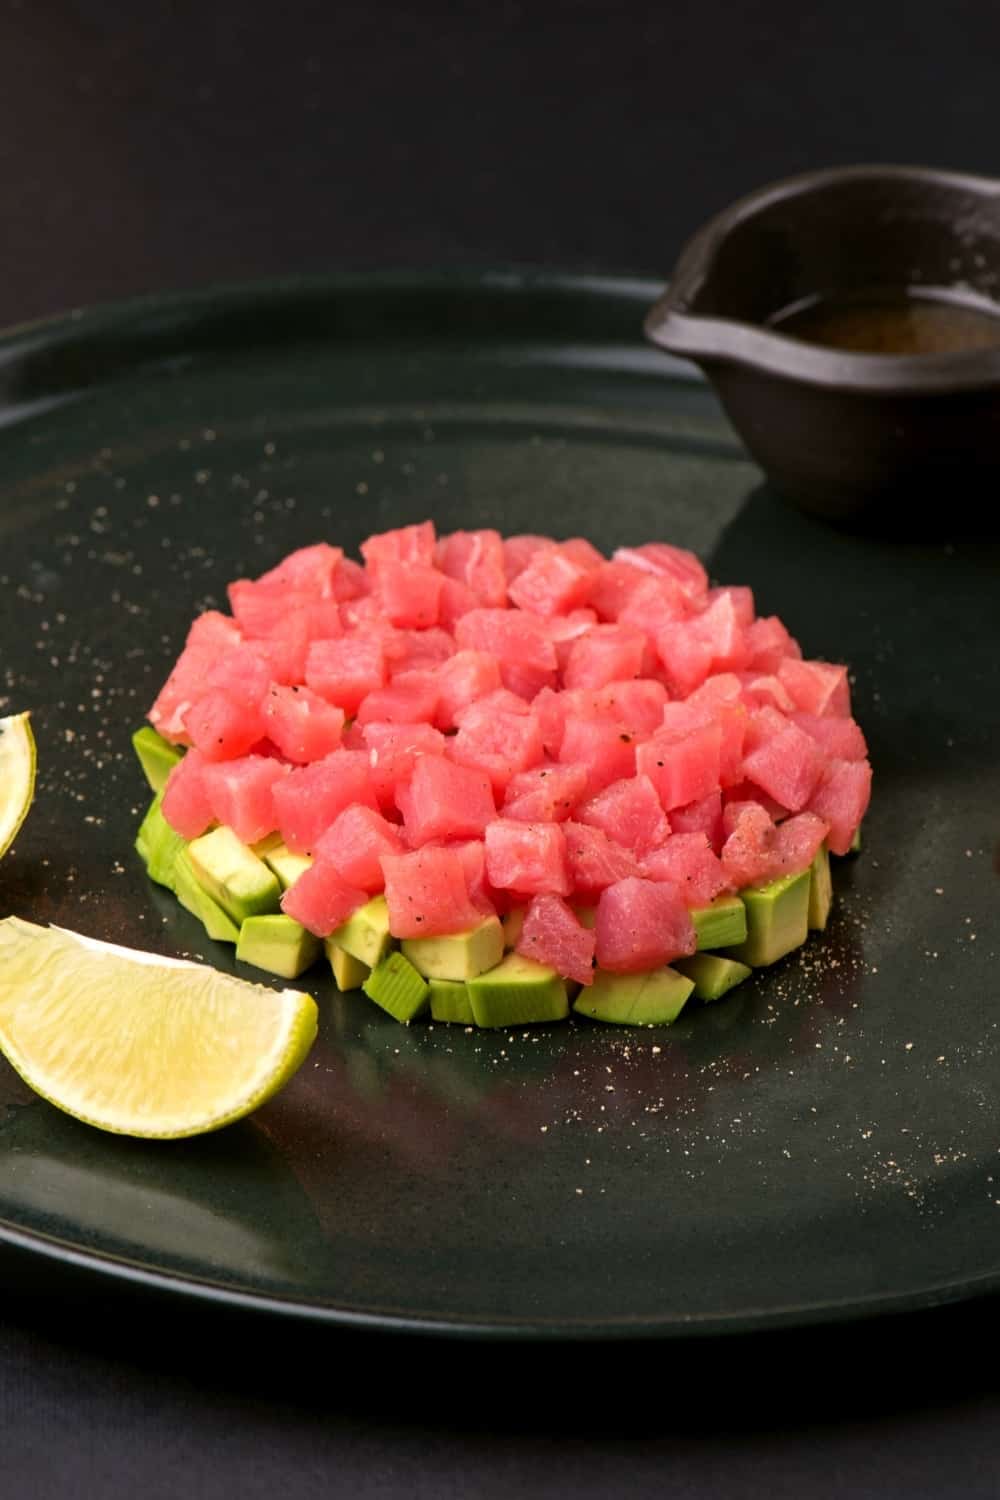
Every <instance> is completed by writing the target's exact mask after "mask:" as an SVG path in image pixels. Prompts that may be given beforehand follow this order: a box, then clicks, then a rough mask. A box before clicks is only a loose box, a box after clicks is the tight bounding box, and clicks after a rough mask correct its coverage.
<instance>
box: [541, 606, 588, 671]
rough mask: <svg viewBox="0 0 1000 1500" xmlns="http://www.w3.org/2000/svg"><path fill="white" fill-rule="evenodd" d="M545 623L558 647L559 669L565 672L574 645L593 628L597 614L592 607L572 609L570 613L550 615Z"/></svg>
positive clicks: (554, 643)
mask: <svg viewBox="0 0 1000 1500" xmlns="http://www.w3.org/2000/svg"><path fill="white" fill-rule="evenodd" d="M545 624H546V627H547V629H548V635H549V640H550V641H551V642H552V644H553V646H555V648H556V662H557V664H558V667H559V671H560V672H565V670H566V666H567V663H568V662H569V658H570V653H571V652H572V650H573V647H574V645H575V644H576V642H577V641H578V640H579V639H580V637H581V636H585V635H588V634H589V633H590V631H591V630H593V628H594V626H595V625H596V624H597V616H596V615H595V613H594V611H593V610H592V609H571V610H570V612H569V614H568V615H549V617H548V618H547V619H546V622H545Z"/></svg>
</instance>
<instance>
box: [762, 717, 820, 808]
mask: <svg viewBox="0 0 1000 1500" xmlns="http://www.w3.org/2000/svg"><path fill="white" fill-rule="evenodd" d="M822 769H823V756H822V754H821V752H820V751H819V750H818V749H817V747H816V743H815V741H814V740H811V739H810V738H809V736H808V735H807V734H806V733H805V731H804V730H802V729H800V728H799V727H798V725H797V724H791V723H788V722H787V721H786V723H785V725H784V728H783V729H782V730H781V732H780V733H778V734H775V735H774V736H773V737H772V738H770V739H768V740H767V741H766V742H765V743H764V744H762V745H760V746H758V748H757V749H756V750H751V751H750V753H749V755H746V756H744V758H743V771H744V774H745V776H746V777H747V779H748V780H749V781H752V782H754V783H755V784H756V785H757V786H759V787H763V789H764V791H765V792H767V794H768V796H769V797H773V798H774V799H775V801H776V802H780V803H781V805H782V806H783V807H787V808H788V809H789V810H790V811H791V812H801V811H802V809H803V808H804V807H805V805H806V803H807V802H808V801H809V798H810V796H811V795H812V791H813V788H814V787H815V785H816V782H817V781H818V780H819V774H820V771H821V770H822Z"/></svg>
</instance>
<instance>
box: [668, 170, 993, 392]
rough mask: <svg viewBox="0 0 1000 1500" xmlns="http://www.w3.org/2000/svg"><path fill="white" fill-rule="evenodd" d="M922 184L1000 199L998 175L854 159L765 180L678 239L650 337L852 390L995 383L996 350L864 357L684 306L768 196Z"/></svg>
mask: <svg viewBox="0 0 1000 1500" xmlns="http://www.w3.org/2000/svg"><path fill="white" fill-rule="evenodd" d="M858 181H886V182H890V183H894V182H895V183H901V182H920V183H928V184H932V185H935V186H939V187H950V188H960V189H963V190H965V191H966V192H971V193H973V194H975V195H977V196H979V197H981V198H983V199H990V198H996V199H997V201H998V206H1000V178H994V177H986V176H981V175H977V174H974V173H969V172H957V171H950V170H948V169H947V168H942V167H921V166H906V165H898V164H889V163H887V164H878V163H859V164H855V165H852V166H843V167H820V168H817V169H816V170H813V171H809V172H799V173H796V174H794V175H793V176H791V177H782V178H779V179H777V180H775V181H773V182H769V183H765V184H764V185H763V186H762V187H759V188H756V189H755V190H754V191H753V192H750V193H746V194H744V195H743V196H742V197H740V198H737V199H735V200H734V201H733V202H732V203H730V204H729V205H728V206H727V207H725V208H723V209H722V210H720V212H718V213H717V214H715V215H713V217H712V218H710V219H708V220H707V221H706V222H705V223H704V224H703V225H702V226H701V228H700V229H698V230H697V231H696V232H695V233H694V234H693V235H692V236H691V238H690V239H689V240H688V241H687V243H686V244H685V245H684V247H683V249H682V250H681V253H680V255H679V257H678V260H677V264H676V267H675V269H674V274H673V276H672V277H671V279H670V281H669V282H668V284H667V286H666V288H665V290H664V292H663V293H662V295H661V296H660V297H659V298H658V300H657V301H656V302H655V303H654V304H653V306H652V307H651V308H650V310H649V312H648V313H647V315H646V319H645V323H644V328H645V333H646V336H647V338H648V339H650V341H651V342H652V343H654V344H656V345H657V346H658V347H659V348H661V349H665V350H667V351H668V352H669V353H671V354H675V355H682V356H685V357H686V358H688V359H693V360H695V361H696V362H697V363H699V364H702V363H707V364H713V363H729V364H736V365H742V366H744V367H746V368H749V369H755V370H759V371H761V372H762V373H766V374H769V375H775V376H779V377H783V378H785V379H787V380H790V381H794V382H798V383H803V384H810V385H816V386H824V387H827V388H830V389H834V390H840V391H845V392H851V391H853V392H856V393H859V394H865V393H871V394H883V395H894V394H896V393H897V392H898V393H900V394H902V393H908V394H911V393H915V392H917V393H919V392H925V393H927V394H933V393H935V392H940V393H959V392H961V391H970V390H984V389H987V388H989V387H991V386H993V385H1000V347H998V348H997V349H995V350H981V349H980V350H963V351H959V352H953V353H949V354H862V353H855V352H850V353H848V352H845V351H843V350H837V349H830V348H825V347H824V346H823V345H820V344H809V343H806V342H805V341H804V340H802V339H797V338H793V337H790V336H789V335H787V334H782V333H779V332H778V331H777V330H775V329H769V328H765V327H763V326H762V325H760V324H754V323H748V322H745V321H742V320H741V319H738V318H724V317H703V316H702V315H700V314H698V313H692V312H690V311H688V310H687V309H688V307H689V305H690V302H691V299H692V297H693V295H694V294H695V292H697V291H698V290H699V289H700V287H701V286H702V285H703V284H704V282H705V280H706V278H707V277H708V275H709V274H710V273H711V270H712V266H713V264H714V261H715V258H716V256H717V255H718V253H719V249H720V247H721V246H722V244H723V242H724V241H725V239H726V238H727V237H728V236H729V234H730V233H731V232H732V231H733V230H734V229H735V228H737V227H738V226H739V225H741V224H744V223H746V222H747V220H749V219H752V218H754V217H756V215H758V214H759V213H761V212H763V211H764V210H765V209H767V208H769V207H771V206H772V205H773V204H775V203H779V202H783V201H785V200H786V199H789V198H797V197H807V196H810V195H813V194H815V193H821V192H824V191H826V190H827V189H828V188H831V187H835V186H839V185H841V184H842V183H844V182H858Z"/></svg>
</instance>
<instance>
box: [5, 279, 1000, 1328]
mask: <svg viewBox="0 0 1000 1500" xmlns="http://www.w3.org/2000/svg"><path fill="white" fill-rule="evenodd" d="M656 291H657V288H656V287H654V286H653V285H651V284H645V283H636V282H612V281H585V280H570V279H565V278H558V277H550V276H540V277H522V276H516V275H510V276H507V275H499V274H498V275H487V276H482V277H469V276H461V275H442V276H430V277H409V278H408V277H377V278H361V279H338V280H333V281H320V282H284V283H271V284H268V285H265V286H261V287H256V288H250V289H241V290H237V291H226V292H219V293H209V294H205V295H201V296H195V297H187V298H182V299H178V300H170V299H165V300H159V299H158V300H155V301H149V302H142V303H136V304H132V305H130V306H126V307H122V308H112V309H108V310H104V311H97V312H87V313H83V314H81V315H79V316H75V317H72V318H67V319H64V320H62V321H60V322H57V323H50V324H45V325H42V326H38V327H33V328H28V329H24V330H21V331H18V332H15V333H13V334H10V335H8V336H7V337H6V338H5V339H3V340H2V341H0V426H2V431H0V583H2V598H0V609H2V618H3V634H2V643H3V648H2V657H0V668H2V672H3V678H2V684H0V692H2V693H3V695H4V696H3V698H2V699H0V704H2V706H3V707H4V709H5V711H7V712H12V711H14V710H17V709H22V708H28V707H30V708H32V709H33V710H34V715H35V721H34V722H35V729H36V734H37V737H38V743H39V750H40V783H39V794H38V799H37V802H36V805H35V808H34V810H33V812H32V815H31V817H30V820H29V822H28V824H27V825H26V828H25V830H24V833H23V834H22V836H21V838H20V839H19V840H18V844H17V848H16V851H15V852H14V854H13V855H12V856H10V857H8V858H7V859H6V860H5V861H4V862H3V864H2V866H0V910H3V911H4V912H16V913H18V914H20V915H22V916H25V917H30V918H33V919H35V920H38V921H54V922H59V923H63V924H65V925H67V926H71V927H75V928H78V929H80V930H82V931H85V932H88V933H92V934H94V935H96V936H100V937H106V938H112V939H115V940H117V941H119V942H124V943H129V944H135V945H141V946H143V947H147V948H152V949H156V950H158V951H161V952H163V953H187V952H194V953H199V954H201V955H203V956H204V957H205V958H207V959H209V960H210V961H212V962H214V963H217V964H219V965H220V966H223V967H228V966H231V963H232V960H231V958H230V956H229V954H230V953H231V950H227V949H224V948H221V947H213V945H212V944H211V943H209V942H208V940H206V939H205V938H204V937H203V936H202V935H201V932H200V929H199V928H198V927H197V926H196V925H195V923H194V921H193V920H192V919H191V918H189V917H188V916H187V914H186V913H184V912H183V911H181V910H180V909H179V908H177V907H176V906H175V905H174V904H173V902H172V900H171V899H170V898H168V897H166V896H165V895H164V894H163V893H161V892H160V891H158V890H155V889H153V888H151V887H150V886H149V885H148V884H147V882H146V880H145V878H144V875H143V873H142V871H141V869H140V867H139V865H138V862H137V860H136V858H135V857H134V855H133V853H132V839H133V834H134V830H135V826H136V820H137V816H138V813H139V809H140V806H141V805H142V803H143V801H144V798H145V795H146V794H145V791H144V788H143V784H142V781H141V778H140V774H139V772H138V769H137V767H136V766H135V765H134V763H133V759H132V753H131V750H130V747H129V733H130V731H131V729H132V728H133V727H134V726H135V725H136V724H138V723H139V722H140V720H141V718H142V715H143V712H144V710H145V708H146V707H147V705H148V704H149V702H150V701H151V699H152V697H153V695H154V693H155V691H156V688H157V686H158V684H159V682H160V680H161V678H162V677H163V675H164V673H165V671H166V669H167V666H168V664H169V662H170V660H171V658H172V657H173V656H174V654H175V653H176V651H177V650H178V647H179V645H180V643H181V640H182V637H183V634H184V632H185V630H186V627H187V624H188V622H189V621H190V619H191V617H192V616H193V614H194V613H195V612H196V610H199V609H201V608H203V607H205V606H206V605H211V604H218V603H219V602H220V601H221V600H222V599H223V592H224V586H225V583H226V581H227V580H228V579H231V578H233V577H236V576H238V575H240V574H245V573H255V572H258V571H260V570H262V569H263V568H265V567H267V566H269V565H270V564H272V563H274V562H275V561H276V560H277V559H278V558H279V557H281V556H282V555H283V554H284V553H285V552H287V551H288V550H289V549H290V548H292V547H295V546H299V545H301V544H303V543H306V542H309V541H312V540H314V539H317V538H319V537H326V538H329V539H330V540H332V541H336V542H340V543H343V544H344V545H345V546H348V547H355V546H356V545H357V544H358V542H359V541H360V540H361V539H362V537H364V536H365V534H366V533H368V532H369V531H372V530H376V529H379V528H382V527H386V526H395V525H399V524H400V523H403V522H407V521H415V520H417V519H419V518H422V517H425V516H428V515H431V516H433V517H434V518H435V520H436V521H437V523H438V525H439V526H440V527H441V528H442V529H444V530H447V529H449V528H452V527H456V526H485V525H494V526H498V527H500V528H501V529H502V530H504V531H507V532H512V531H522V530H547V531H551V532H554V533H556V534H576V533H584V534H586V535H588V536H590V537H591V538H592V539H593V540H594V541H595V542H596V543H598V545H600V546H602V547H604V548H609V549H610V548H612V547H614V546H615V545H616V544H619V543H625V542H636V541H640V540H644V539H648V538H651V537H657V536H659V537H665V538H669V539H671V540H673V541H676V542H680V543H682V544H684V545H685V546H688V547H693V548H696V549H697V550H698V551H699V552H700V553H701V554H702V555H703V556H704V557H705V559H706V560H707V562H708V564H709V567H710V570H711V572H712V573H713V574H714V575H715V576H716V577H718V578H720V579H724V580H726V581H729V582H735V583H750V584H752V585H753V587H754V589H755V591H756V595H757V600H758V607H759V609H760V610H761V611H762V612H767V613H770V612H777V613H779V614H780V615H781V616H782V617H783V618H784V619H785V620H786V621H787V622H788V624H789V625H790V627H791V628H792V629H793V631H794V632H795V633H796V634H797V635H798V636H799V637H800V639H801V641H802V643H803V645H804V646H805V648H806V650H807V652H809V653H811V654H815V655H819V656H830V657H834V658H845V659H847V660H848V661H849V662H851V664H852V666H853V669H854V672H855V674H856V688H855V698H856V705H857V712H858V716H859V717H860V719H861V722H862V723H863V725H864V727H865V729H866V731H867V733H868V736H869V740H870V744H871V752H872V759H873V761H874V764H875V768H876V792H875V801H874V806H873V810H872V812H871V815H870V817H869V819H868V822H867V824H866V848H865V852H864V854H863V856H862V857H861V859H859V860H858V861H856V862H853V863H850V862H847V863H842V864H841V865H840V867H839V870H838V873H837V887H838V893H839V897H840V902H839V908H838V914H837V917H836V920H835V921H834V923H833V925H832V928H831V930H830V932H829V935H828V937H827V938H826V939H824V940H823V941H822V942H814V943H813V944H812V945H811V946H810V947H809V949H808V950H807V951H806V952H805V953H804V954H802V955H801V956H797V957H793V958H792V959H790V960H788V961H786V962H785V963H784V964H782V965H780V966H779V967H777V968H776V969H775V970H773V971H771V972H769V973H766V974H764V975H762V976H761V977H760V978H758V979H757V980H756V981H755V982H754V984H753V985H750V986H746V987H745V988H743V989H742V990H740V991H738V992H736V993H735V994H734V995H733V996H732V997H731V998H730V999H728V1000H727V1001H725V1002H723V1003H721V1004H718V1005H715V1006H712V1007H706V1008H704V1009H702V1010H699V1011H695V1012H693V1013H691V1014H690V1015H689V1016H687V1017H685V1018H683V1019H682V1020H681V1021H680V1022H679V1023H678V1024H677V1025H676V1026H674V1027H673V1028H672V1029H670V1030H668V1031H655V1032H653V1031H649V1032H627V1031H626V1032H622V1031H618V1030H614V1029H610V1028H609V1029H601V1028H600V1027H599V1026H596V1025H591V1024H583V1023H579V1024H572V1025H564V1026H558V1027H552V1028H548V1029H539V1030H533V1031H530V1032H522V1033H517V1034H516V1035H492V1034H482V1035H480V1034H475V1035H472V1034H466V1033H465V1032H464V1031H462V1030H455V1029H447V1028H445V1027H440V1026H438V1027H434V1028H431V1027H428V1026H414V1027H413V1028H412V1029H410V1030H406V1029H404V1028H402V1027H397V1026H396V1025H394V1024H393V1023H392V1022H390V1021H389V1020H388V1019H387V1018H383V1016H382V1015H381V1014H380V1013H379V1012H377V1011H376V1010H375V1009H374V1007H372V1006H371V1005H370V1004H369V1003H368V1002H367V1001H365V1000H364V999H362V998H361V997H359V996H351V995H349V996H346V997H341V996H338V995H336V994H335V993H334V992H333V990H332V988H331V987H330V986H329V985H328V984H327V983H326V981H325V980H324V979H321V978H317V979H316V982H315V983H316V992H317V996H318V999H319V1002H320V1006H321V1010H322V1016H323V1020H322V1026H321V1031H320V1037H319V1040H318V1042H317V1045H316V1047H315V1049H314V1051H313V1053H312V1054H311V1057H310V1059H309V1061H308V1063H307V1064H306V1066H305V1067H304V1068H303V1070H302V1072H301V1073H300V1074H299V1075H298V1077H297V1078H296V1079H295V1080H294V1082H293V1083H292V1085H291V1086H290V1087H289V1088H288V1089H287V1090H286V1091H285V1093H284V1094H282V1095H281V1096H280V1097H279V1098H278V1099H277V1100H276V1101H275V1102H274V1103H273V1104H271V1105H269V1106H268V1107H267V1108H266V1109H264V1110H263V1111H261V1112H260V1114H259V1115H258V1116H257V1117H256V1118H255V1119H253V1120H252V1121H249V1122H245V1123H243V1124H241V1125H239V1126H237V1127H233V1128H231V1129H229V1130H227V1131H225V1132H223V1133H222V1134H220V1135H218V1136H215V1137H209V1138H205V1139H202V1140H197V1141H192V1142H187V1143H179V1144H163V1145H150V1144H143V1143H140V1142H135V1141H128V1140H121V1139H116V1138H113V1137H104V1136H101V1135H100V1134H98V1133H97V1132H94V1131H91V1130H88V1129H87V1128H86V1127H84V1126H82V1125H77V1124H76V1123H75V1122H74V1121H72V1120H70V1119H67V1118H65V1117H63V1116H61V1115H60V1114H58V1113H56V1112H55V1111H54V1110H52V1109H50V1108H49V1107H48V1106H47V1105H45V1104H43V1103H41V1102H39V1101H36V1100H34V1099H33V1098H31V1097H30V1096H29V1095H28V1094H27V1093H26V1091H25V1090H24V1088H23V1087H22V1086H21V1085H20V1084H19V1082H18V1081H17V1080H16V1079H15V1077H14V1076H13V1075H12V1074H11V1073H10V1072H8V1071H4V1072H3V1073H2V1074H0V1221H2V1222H0V1236H3V1237H4V1238H6V1239H7V1240H8V1241H11V1242H14V1243H16V1244H18V1245H20V1246H22V1247H28V1248H30V1249H33V1250H35V1251H37V1252H38V1254H39V1255H40V1256H46V1257H49V1258H50V1261H49V1264H50V1266H51V1268H52V1272H53V1275H55V1273H56V1271H57V1269H58V1267H57V1266H56V1265H55V1262H57V1261H59V1260H62V1261H73V1262H76V1263H77V1264H80V1263H83V1264H87V1265H91V1266H93V1267H96V1268H99V1269H101V1270H103V1271H105V1272H106V1273H107V1274H108V1275H109V1276H116V1277H126V1278H131V1279H133V1280H136V1279H137V1280H139V1281H143V1280H145V1281H148V1282H151V1283H156V1284H158V1285H160V1286H168V1287H171V1288H174V1289H176V1291H177V1292H178V1293H182V1294H190V1295H201V1296H206V1297H211V1298H217V1299H223V1300H230V1301H244V1302H246V1303H247V1304H248V1305H251V1306H258V1307H265V1306H266V1307H270V1308H272V1309H273V1308H275V1307H277V1308H279V1309H284V1310H287V1311H289V1312H296V1313H300V1314H306V1315H307V1316H310V1317H314V1318H317V1319H328V1320H330V1321H336V1322H347V1323H356V1324H364V1323H368V1324H373V1325H381V1326H389V1327H392V1326H403V1327H410V1328H423V1329H436V1330H449V1331H460V1330H461V1331H468V1332H492V1333H498V1332H499V1333H510V1334H514V1333H520V1334H530V1335H537V1336H557V1337H566V1336H569V1337H573V1336H576V1337H579V1336H596V1335H624V1336H632V1335H638V1334H648V1333H661V1334H677V1333H687V1332H691V1331H705V1332H719V1331H724V1330H735V1329H748V1328H756V1327H762V1326H767V1325H775V1324H780V1323H798V1322H805V1321H808V1320H811V1319H821V1318H832V1317H839V1316H844V1315H848V1314H858V1313H862V1312H865V1311H873V1310H878V1309H888V1308H894V1307H912V1306H917V1305H921V1304H929V1303H933V1302H937V1301H941V1300H946V1299H950V1298H957V1297H961V1296H966V1295H969V1294H971V1293H973V1292H977V1291H981V1290H986V1289H990V1288H992V1287H994V1286H995V1285H996V1284H997V1282H998V1280H1000V1154H998V1147H1000V1129H998V1110H997V1081H998V1063H1000V1032H998V1021H1000V979H998V974H997V964H998V951H997V950H998V933H1000V886H998V880H997V873H996V867H995V865H994V853H993V846H994V843H995V841H996V838H997V834H998V831H1000V751H998V746H1000V608H998V604H997V600H998V579H1000V553H998V550H997V548H996V547H995V546H993V547H990V546H987V545H984V544H979V545H972V544H967V543H963V542H962V541H960V540H958V539H955V540H953V541H951V542H946V543H941V544H937V545H934V546H930V545H903V544H897V545H893V544H892V543H891V542H887V541H882V542H873V541H863V540H858V539H855V538H852V537H850V536H847V535H843V534H837V533H835V532H833V531H831V530H828V529H826V528H825V527H824V526H823V525H822V524H821V523H820V522H818V521H813V520H809V519H807V518H805V517H803V516H801V515H799V514H797V513H795V512H793V511H791V510H789V509H786V508H785V507H783V506H782V505H781V504H780V503H779V502H778V501H776V500H774V499H772V497H771V496H770V495H769V494H768V493H767V492H766V491H765V490H763V489H762V488H761V487H760V485H759V477H758V474H757V472H756V471H755V470H754V468H753V467H752V466H751V465H750V464H749V463H748V461H747V460H746V458H745V456H744V454H743V453H742V451H741V450H740V448H739V446H738V445H737V443H736V442H735V440H734V439H733V437H732V435H731V433H730V431H729V429H728V428H727V426H726V424H725V422H724V420H723V419H722V417H721V415H720V413H719V411H718V409H717V407H716V406H715V404H714V401H713V399H712V397H711V396H710V394H709V393H708V391H707V389H706V388H705V386H704V385H702V384H701V383H700V382H699V381H697V380H695V379H693V378H692V377H691V376H690V375H689V374H688V373H687V372H686V371H684V370H682V369H681V368H680V367H679V366H673V365H671V364H670V363H669V361H667V360H666V359H665V358H664V357H662V356H660V355H658V354H656V353H654V352H652V351H647V350H646V349H645V348H644V346H643V344H642V341H641V336H640V327H641V321H642V315H643V313H644V311H645V309H646V308H647V306H648V305H649V304H650V303H651V302H652V300H653V298H654V296H655V294H656ZM830 441H831V442H832V443H835V442H836V433H831V434H830ZM955 483H956V493H955V496H954V497H943V499H944V502H945V504H949V503H950V502H951V500H952V499H958V498H960V489H961V478H960V473H959V472H956V482H955ZM246 972H250V971H246Z"/></svg>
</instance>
